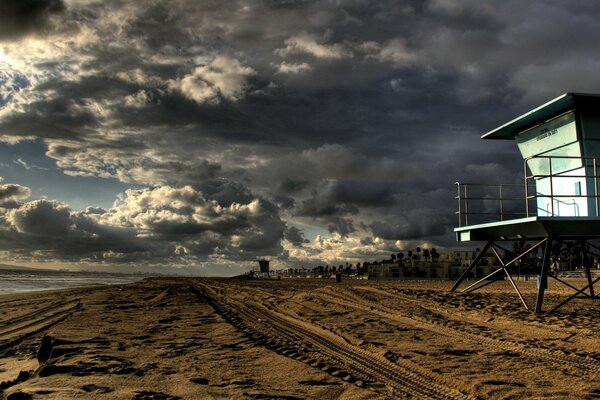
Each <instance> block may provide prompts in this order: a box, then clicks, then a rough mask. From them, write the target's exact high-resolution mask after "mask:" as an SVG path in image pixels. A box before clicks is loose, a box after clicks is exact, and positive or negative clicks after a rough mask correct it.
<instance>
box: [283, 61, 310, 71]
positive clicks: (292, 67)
mask: <svg viewBox="0 0 600 400" xmlns="http://www.w3.org/2000/svg"><path fill="white" fill-rule="evenodd" d="M310 70H312V67H311V66H310V64H308V63H305V62H302V63H287V62H285V61H284V62H282V63H281V64H279V65H278V67H277V73H278V74H300V73H303V72H307V71H310Z"/></svg>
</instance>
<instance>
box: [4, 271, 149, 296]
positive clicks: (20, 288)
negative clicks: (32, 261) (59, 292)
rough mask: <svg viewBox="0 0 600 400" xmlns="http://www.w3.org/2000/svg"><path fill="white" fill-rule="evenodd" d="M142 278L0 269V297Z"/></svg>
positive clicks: (139, 276) (88, 273)
mask: <svg viewBox="0 0 600 400" xmlns="http://www.w3.org/2000/svg"><path fill="white" fill-rule="evenodd" d="M143 278H145V276H144V275H135V274H132V275H128V274H111V273H100V272H67V271H46V270H34V269H32V270H4V269H0V295H2V294H10V293H19V292H34V291H39V290H51V289H65V288H73V287H82V286H96V285H114V284H119V283H129V282H134V281H138V280H141V279H143Z"/></svg>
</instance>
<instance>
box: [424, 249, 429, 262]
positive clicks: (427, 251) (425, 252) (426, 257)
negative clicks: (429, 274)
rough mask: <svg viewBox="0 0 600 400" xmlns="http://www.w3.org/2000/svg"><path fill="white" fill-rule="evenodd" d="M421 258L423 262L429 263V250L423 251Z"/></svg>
mask: <svg viewBox="0 0 600 400" xmlns="http://www.w3.org/2000/svg"><path fill="white" fill-rule="evenodd" d="M423 258H424V259H425V261H429V249H423Z"/></svg>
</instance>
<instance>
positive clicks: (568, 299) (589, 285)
mask: <svg viewBox="0 0 600 400" xmlns="http://www.w3.org/2000/svg"><path fill="white" fill-rule="evenodd" d="M598 281H600V277H598V278H596V279H595V280H594V281H592V282H591V283H590V284H588V285H587V286H586V287H584V288H581V289H579V290H578V291H577V292H575V294H572V295H571V296H569V297H568V298H567V299H565V300H564V301H563V302H562V303H560V304H559V305H557V306H556V307H554V308H553V309H552V310H550V311H549V312H553V311H556V310H558V309H559V308H560V307H562V306H564V305H565V304H567V303H568V302H569V301H571V300H573V299H574V298H575V297H577V296H578V295H579V294H581V293H583V291H584V290H585V289H587V288H588V287H593V286H594V285H595V284H596V283H597V282H598Z"/></svg>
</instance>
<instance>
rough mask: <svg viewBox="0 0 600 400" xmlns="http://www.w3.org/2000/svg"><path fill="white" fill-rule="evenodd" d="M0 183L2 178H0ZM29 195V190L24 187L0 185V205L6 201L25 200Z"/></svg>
mask: <svg viewBox="0 0 600 400" xmlns="http://www.w3.org/2000/svg"><path fill="white" fill-rule="evenodd" d="M0 182H2V178H0ZM30 194H31V190H29V188H27V187H25V186H21V185H16V184H14V183H9V184H6V185H0V204H2V203H4V202H6V201H17V200H21V199H26V198H27V197H29V195H30Z"/></svg>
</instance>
